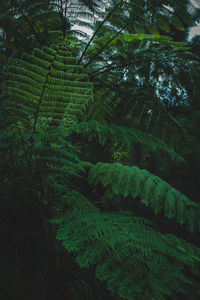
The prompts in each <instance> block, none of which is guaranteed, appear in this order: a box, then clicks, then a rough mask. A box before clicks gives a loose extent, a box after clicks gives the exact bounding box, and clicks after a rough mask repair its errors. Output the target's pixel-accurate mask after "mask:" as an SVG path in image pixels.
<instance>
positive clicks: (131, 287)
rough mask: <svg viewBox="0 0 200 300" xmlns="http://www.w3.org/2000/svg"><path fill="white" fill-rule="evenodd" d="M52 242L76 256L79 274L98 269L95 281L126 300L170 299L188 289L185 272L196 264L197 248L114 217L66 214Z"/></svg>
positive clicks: (134, 220)
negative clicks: (88, 268) (105, 284)
mask: <svg viewBox="0 0 200 300" xmlns="http://www.w3.org/2000/svg"><path fill="white" fill-rule="evenodd" d="M57 239H59V240H62V241H63V245H64V247H65V248H66V249H67V250H68V251H76V252H78V256H77V257H76V261H77V263H78V264H79V265H80V266H81V267H82V268H83V267H90V266H93V265H97V268H96V273H95V274H96V277H97V278H99V279H100V280H102V281H104V280H106V281H107V288H108V289H109V290H110V291H112V292H114V293H118V295H119V296H120V297H122V298H125V299H131V300H132V299H147V297H148V299H154V297H155V296H156V295H157V296H159V297H161V299H162V297H164V296H166V295H167V296H170V297H172V298H173V297H175V296H176V293H177V292H182V291H185V289H186V290H187V286H188V285H190V284H191V282H190V280H189V279H188V278H187V277H186V276H185V274H184V269H185V268H187V267H188V268H190V267H191V268H192V266H193V265H195V264H196V263H199V260H200V249H198V248H197V247H195V246H193V245H191V244H188V243H187V242H185V241H184V242H183V241H182V240H179V239H178V238H177V237H175V236H172V235H162V234H161V233H159V232H158V231H155V230H154V229H153V228H151V227H150V226H149V225H146V224H144V223H143V222H141V221H140V218H138V217H128V216H123V215H120V214H118V213H112V214H107V213H94V212H85V211H83V210H72V211H68V212H67V213H66V216H65V219H63V224H62V225H61V226H60V229H59V230H58V235H57ZM173 240H175V241H176V243H175V244H173V242H172V241H173ZM177 265H178V267H177ZM147 295H148V296H147ZM153 296H154V297H153ZM173 299H174V298H173Z"/></svg>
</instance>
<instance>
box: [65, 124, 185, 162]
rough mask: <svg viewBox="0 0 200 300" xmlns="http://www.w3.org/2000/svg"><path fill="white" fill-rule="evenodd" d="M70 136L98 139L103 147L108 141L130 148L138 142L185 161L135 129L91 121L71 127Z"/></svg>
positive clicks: (149, 136) (157, 140)
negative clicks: (76, 135)
mask: <svg viewBox="0 0 200 300" xmlns="http://www.w3.org/2000/svg"><path fill="white" fill-rule="evenodd" d="M69 134H70V135H71V134H79V135H81V137H86V138H88V140H91V139H95V138H96V139H97V140H98V142H99V144H100V145H102V146H104V144H105V142H106V141H111V142H112V143H113V144H114V143H121V142H124V143H125V144H126V146H127V148H128V147H129V146H130V144H131V142H136V143H137V142H138V143H141V144H144V145H147V146H148V148H149V149H150V150H153V151H155V150H156V149H162V150H164V151H166V152H167V153H168V154H169V155H170V157H171V158H172V159H174V160H176V161H184V159H183V158H182V157H181V156H180V155H178V154H177V153H176V152H174V151H173V150H172V149H171V148H169V147H168V146H167V145H166V144H165V143H163V141H162V140H160V139H158V138H156V137H154V136H152V135H151V134H148V133H145V132H144V131H141V130H137V129H135V128H127V127H125V126H117V125H114V124H110V125H109V124H105V123H100V122H97V121H95V120H91V121H88V122H81V123H79V124H76V125H74V126H73V127H70V128H69Z"/></svg>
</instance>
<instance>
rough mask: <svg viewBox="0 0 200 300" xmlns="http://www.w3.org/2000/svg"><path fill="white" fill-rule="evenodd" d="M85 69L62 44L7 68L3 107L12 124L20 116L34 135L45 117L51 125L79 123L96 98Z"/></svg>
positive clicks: (23, 57)
mask: <svg viewBox="0 0 200 300" xmlns="http://www.w3.org/2000/svg"><path fill="white" fill-rule="evenodd" d="M82 70H83V67H82V66H80V65H76V58H74V57H72V56H71V53H70V52H69V51H66V49H65V47H64V46H63V45H60V46H54V48H52V49H51V48H48V47H43V49H42V50H41V49H35V50H34V53H33V55H30V54H26V53H24V54H23V55H22V59H21V60H19V61H18V62H17V65H15V66H10V67H9V68H8V73H7V80H6V81H5V82H4V85H3V95H2V96H3V97H5V98H6V99H7V100H5V101H4V108H5V110H6V111H7V114H8V111H9V114H10V115H9V118H10V119H11V122H16V121H17V119H18V116H17V115H18V114H21V115H22V118H23V116H24V118H25V117H26V118H27V119H28V120H29V128H30V127H33V132H34V133H35V132H36V131H38V130H39V127H40V126H41V120H42V118H43V117H45V118H48V117H50V120H49V121H48V122H47V123H48V124H49V125H50V124H57V125H59V124H60V125H61V124H68V123H69V124H71V122H74V121H76V120H77V118H78V116H80V115H81V114H82V111H84V110H85V107H86V105H87V104H88V103H89V101H91V100H92V98H93V96H92V85H91V84H90V83H88V77H87V75H86V74H81V73H82ZM65 80H67V81H65ZM22 105H23V106H22Z"/></svg>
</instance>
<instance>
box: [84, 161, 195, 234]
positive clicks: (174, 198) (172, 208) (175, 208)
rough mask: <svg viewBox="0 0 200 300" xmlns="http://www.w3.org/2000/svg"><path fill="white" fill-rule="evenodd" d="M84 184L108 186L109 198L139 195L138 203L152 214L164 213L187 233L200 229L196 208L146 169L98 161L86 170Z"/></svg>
mask: <svg viewBox="0 0 200 300" xmlns="http://www.w3.org/2000/svg"><path fill="white" fill-rule="evenodd" d="M88 181H89V182H90V183H92V184H95V185H97V184H98V183H101V184H102V185H103V186H104V187H108V188H109V187H110V188H111V190H109V191H110V192H111V194H113V195H118V194H119V195H123V196H124V197H127V196H129V195H130V196H132V197H133V198H136V197H137V196H139V197H140V198H141V202H142V203H143V204H145V205H146V206H150V207H151V208H152V209H153V211H154V213H155V214H158V213H159V212H164V215H165V216H166V217H168V218H173V217H175V218H176V220H177V222H178V223H180V224H185V223H186V224H187V226H188V227H189V229H190V230H191V231H194V229H195V228H196V229H198V230H199V229H200V223H199V213H200V206H199V205H198V204H197V203H194V202H192V201H190V200H189V199H188V198H187V197H186V196H184V195H183V194H181V193H180V192H179V191H178V190H176V189H174V188H173V187H171V186H170V185H169V184H168V183H166V182H164V181H163V180H162V179H161V178H159V177H157V176H155V175H152V174H151V173H149V172H148V171H146V170H141V169H139V168H137V167H135V166H133V167H129V166H123V165H122V164H120V163H113V164H108V163H101V162H99V163H97V164H96V165H95V166H93V167H92V168H91V169H90V172H89V177H88ZM110 196H111V195H110Z"/></svg>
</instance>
